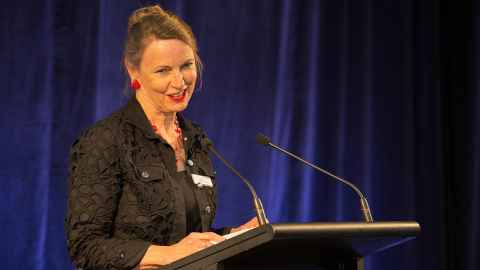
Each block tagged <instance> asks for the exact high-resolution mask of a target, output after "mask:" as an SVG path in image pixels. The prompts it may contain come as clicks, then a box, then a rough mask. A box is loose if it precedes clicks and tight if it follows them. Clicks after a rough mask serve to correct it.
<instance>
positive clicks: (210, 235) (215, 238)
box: [203, 232, 225, 242]
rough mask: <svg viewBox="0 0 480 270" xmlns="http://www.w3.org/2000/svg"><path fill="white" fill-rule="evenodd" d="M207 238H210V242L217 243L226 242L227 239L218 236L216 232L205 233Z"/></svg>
mask: <svg viewBox="0 0 480 270" xmlns="http://www.w3.org/2000/svg"><path fill="white" fill-rule="evenodd" d="M203 234H204V235H205V236H207V237H208V238H209V240H211V241H215V242H221V241H224V240H225V237H223V236H221V235H218V234H216V233H214V232H205V233H203Z"/></svg>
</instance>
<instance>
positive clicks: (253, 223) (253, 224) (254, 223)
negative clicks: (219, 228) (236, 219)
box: [230, 217, 258, 233]
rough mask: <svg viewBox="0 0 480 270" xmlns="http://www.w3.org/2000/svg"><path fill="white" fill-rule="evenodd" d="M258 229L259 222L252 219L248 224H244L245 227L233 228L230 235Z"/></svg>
mask: <svg viewBox="0 0 480 270" xmlns="http://www.w3.org/2000/svg"><path fill="white" fill-rule="evenodd" d="M256 227H258V220H257V218H256V217H254V218H252V219H250V220H249V221H248V222H247V223H245V224H243V225H240V226H238V227H236V228H233V229H232V230H231V231H230V233H234V232H238V231H241V230H245V229H253V228H256Z"/></svg>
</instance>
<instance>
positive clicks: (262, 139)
mask: <svg viewBox="0 0 480 270" xmlns="http://www.w3.org/2000/svg"><path fill="white" fill-rule="evenodd" d="M256 139H257V143H258V144H261V145H264V146H270V147H272V148H274V149H276V150H278V151H280V152H282V153H284V154H286V155H287V156H290V157H293V158H294V159H297V160H299V161H301V162H302V163H304V164H307V165H308V166H310V167H312V168H314V169H315V170H317V171H320V172H322V173H324V174H326V175H328V176H330V177H332V178H334V179H336V180H337V181H340V182H342V183H343V184H345V185H347V186H348V187H350V188H351V189H353V191H355V193H357V195H358V197H360V205H361V211H362V214H363V219H364V221H365V222H367V223H372V222H373V217H372V213H371V211H370V207H369V206H368V201H367V198H366V197H365V196H364V195H363V193H362V192H361V191H360V190H359V189H358V188H357V187H356V186H355V185H354V184H352V183H350V182H349V181H347V180H345V179H343V178H340V177H338V176H336V175H334V174H332V173H330V172H328V171H327V170H324V169H322V168H320V167H318V166H315V165H313V164H312V163H310V162H308V161H306V160H304V159H303V158H301V157H299V156H297V155H295V154H293V153H291V152H289V151H287V150H285V149H283V148H281V147H280V146H278V145H276V144H273V143H272V142H271V141H270V139H269V138H268V137H267V136H265V135H263V134H261V133H258V134H257V136H256Z"/></svg>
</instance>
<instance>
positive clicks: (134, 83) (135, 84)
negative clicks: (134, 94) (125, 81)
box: [130, 79, 142, 90]
mask: <svg viewBox="0 0 480 270" xmlns="http://www.w3.org/2000/svg"><path fill="white" fill-rule="evenodd" d="M130 86H131V87H132V89H133V90H138V89H140V87H142V86H141V85H140V82H139V81H138V80H137V79H134V80H133V81H132V84H131V85H130Z"/></svg>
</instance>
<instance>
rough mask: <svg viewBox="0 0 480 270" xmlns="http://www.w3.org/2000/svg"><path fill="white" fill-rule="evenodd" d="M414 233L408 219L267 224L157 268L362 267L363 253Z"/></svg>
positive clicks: (359, 269) (344, 269) (416, 227)
mask: <svg viewBox="0 0 480 270" xmlns="http://www.w3.org/2000/svg"><path fill="white" fill-rule="evenodd" d="M419 232H420V225H419V224H418V223H417V222H408V221H399V222H373V223H361V222H335V223H333V222H332V223H305V224H292V223H290V224H267V225H264V226H261V227H258V228H256V229H252V230H250V231H247V232H245V233H243V234H240V235H238V236H235V237H233V238H231V239H228V240H225V241H223V242H222V243H219V244H217V245H214V246H211V247H209V248H207V249H204V250H202V251H199V252H197V253H194V254H192V255H190V256H188V257H186V258H183V259H181V260H178V261H176V262H174V263H172V264H169V265H167V266H164V267H161V268H158V269H159V270H160V269H161V270H173V269H178V270H180V269H181V270H187V269H188V270H199V269H202V270H231V269H235V270H237V269H252V270H254V269H265V270H267V269H295V270H297V269H298V270H303V269H308V270H310V269H322V270H324V269H325V270H330V269H335V270H350V269H351V270H363V269H364V258H365V257H366V256H368V255H372V254H375V253H377V252H380V251H382V250H385V249H389V248H392V247H394V246H397V245H399V244H402V243H404V242H406V241H409V240H410V239H412V238H414V237H415V236H417V235H418V233H419ZM393 263H395V262H392V264H393Z"/></svg>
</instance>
